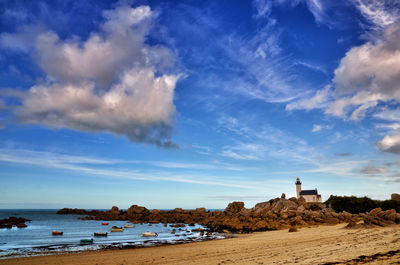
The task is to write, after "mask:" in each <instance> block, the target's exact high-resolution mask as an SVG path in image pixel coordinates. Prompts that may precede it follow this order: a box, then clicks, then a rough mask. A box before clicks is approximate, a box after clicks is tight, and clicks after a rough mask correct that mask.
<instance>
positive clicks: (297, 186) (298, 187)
mask: <svg viewBox="0 0 400 265" xmlns="http://www.w3.org/2000/svg"><path fill="white" fill-rule="evenodd" d="M295 184H296V193H297V194H296V195H297V199H298V198H300V192H301V181H300V179H299V178H297V179H296V182H295Z"/></svg>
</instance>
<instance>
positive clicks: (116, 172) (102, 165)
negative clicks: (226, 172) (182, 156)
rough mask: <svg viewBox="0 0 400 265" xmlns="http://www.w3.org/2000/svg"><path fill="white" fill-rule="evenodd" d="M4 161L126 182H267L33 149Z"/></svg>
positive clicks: (253, 185)
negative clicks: (169, 169) (162, 169)
mask: <svg viewBox="0 0 400 265" xmlns="http://www.w3.org/2000/svg"><path fill="white" fill-rule="evenodd" d="M0 162H2V163H14V164H22V165H29V166H37V167H42V168H43V167H44V168H52V169H57V170H61V171H62V172H68V173H70V172H73V173H76V174H85V175H91V176H96V177H101V178H110V179H125V180H142V181H168V182H178V183H192V184H201V185H212V186H223V187H235V188H242V189H253V190H260V189H261V190H262V189H264V187H265V185H266V184H265V183H263V184H260V183H259V182H256V181H248V180H246V181H238V180H237V179H235V178H229V177H221V176H214V175H211V176H210V174H208V173H207V174H201V173H198V174H196V175H193V174H191V173H190V172H189V173H188V172H186V173H180V172H176V171H173V172H167V171H155V170H144V169H137V168H136V167H135V169H129V168H127V167H126V165H125V166H124V169H115V167H114V166H113V165H118V164H127V163H144V164H146V163H150V164H151V165H154V166H159V167H165V168H178V169H193V168H198V169H201V168H202V169H207V168H204V166H205V165H202V164H185V163H169V162H162V161H151V162H147V161H125V160H115V159H104V158H94V157H84V156H73V155H66V154H60V153H51V152H43V151H33V150H25V149H20V150H14V149H3V148H1V149H0Z"/></svg>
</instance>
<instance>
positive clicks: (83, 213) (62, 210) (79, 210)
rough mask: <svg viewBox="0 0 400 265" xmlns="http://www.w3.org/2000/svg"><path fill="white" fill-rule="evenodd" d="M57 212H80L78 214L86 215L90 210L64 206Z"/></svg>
mask: <svg viewBox="0 0 400 265" xmlns="http://www.w3.org/2000/svg"><path fill="white" fill-rule="evenodd" d="M56 214H78V215H85V214H89V212H88V211H86V210H84V209H77V208H75V209H72V208H63V209H61V210H59V211H57V213H56Z"/></svg>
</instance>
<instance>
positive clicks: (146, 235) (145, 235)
mask: <svg viewBox="0 0 400 265" xmlns="http://www.w3.org/2000/svg"><path fill="white" fill-rule="evenodd" d="M142 236H143V237H151V236H158V234H157V233H151V232H144V233H142Z"/></svg>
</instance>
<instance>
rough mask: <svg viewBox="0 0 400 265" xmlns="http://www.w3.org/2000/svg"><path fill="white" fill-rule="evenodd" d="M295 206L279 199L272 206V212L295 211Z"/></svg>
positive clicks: (293, 203)
mask: <svg viewBox="0 0 400 265" xmlns="http://www.w3.org/2000/svg"><path fill="white" fill-rule="evenodd" d="M297 207H298V206H297V204H296V203H295V202H292V201H289V200H286V199H279V200H278V201H277V202H276V203H274V204H273V205H272V209H271V210H272V211H273V212H275V213H278V212H280V211H282V210H283V211H287V210H296V209H297Z"/></svg>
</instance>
